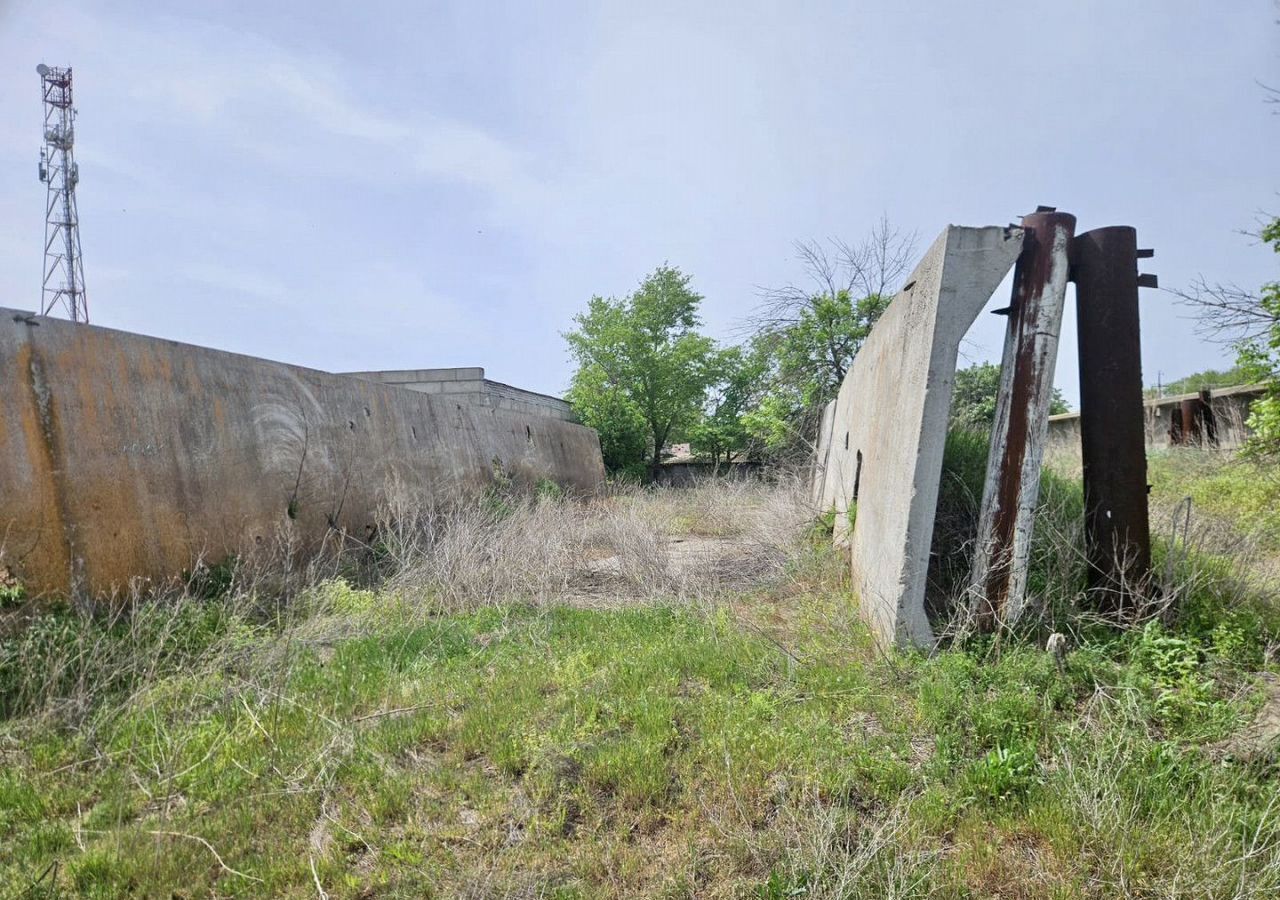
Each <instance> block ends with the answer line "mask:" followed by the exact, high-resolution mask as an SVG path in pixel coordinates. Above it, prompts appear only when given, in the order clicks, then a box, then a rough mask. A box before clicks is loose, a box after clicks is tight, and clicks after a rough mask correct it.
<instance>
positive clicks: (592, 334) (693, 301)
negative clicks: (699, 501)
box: [564, 265, 722, 468]
mask: <svg viewBox="0 0 1280 900" xmlns="http://www.w3.org/2000/svg"><path fill="white" fill-rule="evenodd" d="M689 281H690V279H689V276H688V275H685V274H684V273H682V272H681V271H680V270H679V269H677V268H675V267H672V266H665V265H664V266H660V267H659V268H658V269H656V270H655V271H654V272H653V273H652V274H651V275H649V276H648V277H646V278H645V279H644V281H642V282H641V283H640V286H639V287H638V288H637V289H636V290H635V291H634V292H633V293H632V294H631V295H630V296H628V297H626V298H624V299H622V300H615V299H612V298H609V299H606V298H604V297H598V296H597V297H593V298H592V299H591V302H590V304H589V305H588V307H587V310H586V312H583V313H579V314H578V315H577V316H575V317H574V323H575V324H576V326H577V327H576V328H575V329H573V330H572V331H569V332H567V333H566V334H565V336H564V337H565V340H567V341H568V343H569V350H570V353H571V354H572V355H573V357H574V359H575V360H576V361H577V363H578V369H577V371H576V372H575V373H574V376H573V382H572V385H571V387H570V390H569V400H570V402H572V403H573V404H574V405H575V407H576V408H577V410H578V413H579V415H580V416H581V417H582V419H583V422H584V423H585V424H587V425H590V426H591V427H593V428H595V429H596V430H597V431H599V432H600V433H601V447H602V449H603V448H604V446H605V445H606V444H607V445H608V446H609V450H610V458H611V460H610V461H611V462H612V464H613V467H614V468H619V467H622V466H625V465H627V464H629V463H636V462H639V461H640V460H641V459H643V456H644V455H645V454H641V455H640V456H639V457H637V456H635V455H634V454H635V445H636V442H635V434H636V430H637V429H636V425H637V423H643V429H644V438H645V444H646V450H645V453H646V454H647V455H648V457H649V463H650V466H651V467H653V468H656V467H657V466H658V464H659V463H660V462H661V461H662V451H663V450H664V449H665V448H666V446H667V445H668V443H670V441H671V440H672V438H673V437H674V436H675V435H676V434H679V433H681V432H682V431H684V430H685V429H688V428H691V427H692V426H693V425H695V424H696V423H697V422H698V421H699V419H700V417H701V415H702V412H703V405H704V402H705V400H706V397H707V391H708V389H709V388H710V387H711V386H712V385H713V384H715V383H716V381H717V380H718V378H719V372H718V367H719V365H720V363H721V361H722V360H721V354H720V351H719V350H718V349H717V347H716V344H715V342H714V341H712V340H711V339H710V338H709V337H707V336H705V335H703V334H701V333H699V331H698V328H699V327H700V325H701V321H700V320H699V318H698V306H699V304H700V303H701V302H702V297H701V296H699V295H698V294H697V293H695V292H694V291H693V290H692V289H691V288H690V287H689Z"/></svg>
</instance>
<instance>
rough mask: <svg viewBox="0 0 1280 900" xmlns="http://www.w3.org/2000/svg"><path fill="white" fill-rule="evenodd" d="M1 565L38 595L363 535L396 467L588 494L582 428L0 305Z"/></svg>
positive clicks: (457, 483) (595, 470)
mask: <svg viewBox="0 0 1280 900" xmlns="http://www.w3.org/2000/svg"><path fill="white" fill-rule="evenodd" d="M0 379H2V385H3V390H0V564H3V565H5V566H8V567H10V568H11V569H12V570H13V571H14V572H15V574H17V575H18V576H19V577H20V578H21V579H22V580H23V582H24V583H25V584H26V585H27V587H28V589H29V590H31V591H33V592H34V593H37V594H40V593H48V592H66V591H69V590H71V591H77V592H94V593H97V592H109V591H112V590H119V589H122V588H123V587H124V586H125V585H126V584H127V583H128V582H129V580H130V579H132V578H134V577H141V578H148V579H153V580H161V579H167V578H170V577H172V576H174V575H177V574H179V573H181V572H183V571H184V570H189V569H190V568H191V566H192V564H193V561H194V560H195V559H196V558H197V557H204V558H205V559H207V560H208V561H211V562H216V561H218V560H220V559H222V558H224V557H225V556H227V555H228V554H232V553H239V552H244V551H246V550H248V549H251V548H253V547H256V546H263V545H264V544H267V543H269V542H271V541H273V540H276V539H277V538H278V535H279V533H280V532H281V531H282V530H283V531H286V532H288V533H289V534H290V535H291V537H292V539H294V540H296V541H298V542H300V543H301V544H302V545H303V546H304V547H308V546H314V545H315V544H317V543H318V542H319V541H320V540H321V539H322V538H323V537H324V536H325V535H326V534H328V533H330V532H331V528H332V527H337V528H340V529H342V530H344V531H346V532H347V533H349V534H352V535H354V536H356V537H358V538H362V539H363V538H366V537H368V536H369V535H370V534H371V532H372V529H373V525H374V512H375V509H376V507H377V505H378V503H379V501H380V499H381V498H382V497H383V495H384V491H385V489H386V487H387V485H388V483H389V481H391V480H396V481H398V482H400V483H401V484H403V486H404V487H405V488H406V489H407V490H410V491H414V492H415V493H422V494H439V493H442V492H446V491H450V490H454V489H457V488H467V487H478V486H481V485H483V484H485V483H486V482H487V481H488V480H489V479H490V478H491V476H492V471H493V467H494V462H495V460H496V461H498V462H499V463H500V464H501V465H502V466H503V467H504V468H505V469H506V470H507V471H509V472H510V473H511V474H513V475H514V476H515V477H517V478H524V479H529V480H532V479H536V478H539V477H548V478H552V479H554V480H556V481H558V482H560V483H561V484H563V485H565V486H566V487H568V488H570V489H573V490H577V491H583V492H586V491H592V490H594V489H595V488H597V487H598V486H599V485H600V484H601V482H602V481H603V478H604V467H603V464H602V462H601V458H600V444H599V440H598V438H597V436H596V433H595V432H594V431H592V430H591V429H589V428H584V427H582V426H579V425H574V424H570V423H567V422H563V421H560V420H557V419H554V418H548V417H546V416H536V415H527V414H522V413H519V412H515V411H511V410H505V409H494V408H488V407H482V406H478V405H475V404H471V403H467V402H461V401H459V400H456V399H455V398H453V397H450V396H448V395H444V394H441V395H433V394H423V393H417V392H413V391H408V390H403V389H400V388H397V387H390V386H387V385H382V384H377V383H374V382H371V381H366V380H361V379H357V378H350V377H346V376H342V375H333V374H329V373H325V372H318V371H314V370H311V369H304V368H300V367H297V366H290V365H284V364H282V363H275V362H268V361H266V360H262V359H255V358H253V357H248V356H240V355H237V354H233V353H224V352H220V351H217V350H209V349H205V348H202V347H193V346H189V345H185V344H178V343H175V342H172V341H164V340H158V339H156V338H150V337H144V336H142V335H137V334H130V333H127V332H121V331H113V330H109V329H106V328H98V327H94V326H88V325H74V324H72V323H70V322H66V321H63V320H59V319H50V318H42V317H35V316H32V315H30V314H28V313H20V312H16V311H14V310H8V309H0Z"/></svg>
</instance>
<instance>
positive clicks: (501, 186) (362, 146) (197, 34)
mask: <svg viewBox="0 0 1280 900" xmlns="http://www.w3.org/2000/svg"><path fill="white" fill-rule="evenodd" d="M54 21H55V20H54V19H53V17H52V16H51V18H50V21H49V23H48V24H47V25H46V27H48V28H52V25H53V22H54ZM56 22H57V27H58V28H59V29H61V33H62V34H64V35H70V37H71V42H72V43H73V45H76V46H75V49H74V55H75V56H76V58H77V60H84V61H85V62H84V64H85V65H86V66H92V68H93V70H94V79H95V82H97V83H99V84H111V85H113V86H114V91H115V92H116V93H117V94H118V95H119V97H120V98H121V99H127V101H128V102H127V108H125V109H123V110H122V112H123V113H124V114H125V115H127V116H128V117H129V118H131V119H133V120H134V121H137V122H139V123H146V125H148V126H149V127H150V128H154V127H155V125H156V123H157V122H163V121H164V120H166V119H172V120H173V121H174V122H175V124H176V125H177V128H178V129H179V130H180V131H181V132H183V133H184V135H187V136H189V135H190V134H191V132H193V131H203V132H204V133H205V134H206V136H207V138H208V142H207V143H205V144H204V146H206V147H207V146H211V145H214V144H215V142H216V145H217V146H221V147H224V148H234V149H235V150H236V151H238V152H240V153H248V154H249V155H251V156H253V157H254V158H256V159H257V161H258V162H259V163H262V164H265V165H269V166H273V167H276V168H278V169H287V170H289V172H292V173H295V174H297V173H301V174H310V175H323V176H326V177H332V178H342V179H348V180H353V181H357V182H364V183H379V182H383V183H387V184H390V183H393V182H394V183H404V179H405V178H411V179H416V180H420V181H429V182H436V183H440V184H444V185H449V184H456V185H463V186H466V187H469V188H476V189H480V190H482V191H484V192H485V193H487V194H488V195H489V199H491V200H492V201H494V202H507V201H510V200H512V199H513V198H514V199H516V200H517V201H518V200H519V198H529V197H534V196H540V195H542V194H543V193H545V188H544V187H543V186H542V185H540V184H539V183H538V181H537V180H536V179H535V178H534V177H532V175H531V174H530V171H529V166H528V164H527V163H528V161H527V160H526V159H525V158H524V156H523V155H522V154H521V153H519V152H518V151H517V150H515V149H514V148H513V146H512V145H510V144H509V143H508V142H506V141H504V140H502V139H501V138H500V137H498V136H496V135H494V134H492V133H490V132H488V131H486V130H485V129H483V128H480V127H478V126H476V125H474V124H472V123H469V122H466V121H463V120H460V119H457V118H455V117H450V116H445V115H441V114H438V113H435V112H431V111H425V110H417V109H415V110H412V111H409V112H406V111H405V110H402V109H398V108H389V107H388V106H387V105H385V104H384V102H383V101H382V100H381V99H380V97H379V95H378V91H377V85H376V83H373V84H369V83H362V82H361V81H360V78H361V75H360V73H359V72H358V70H356V69H355V68H354V67H352V66H350V65H349V64H347V63H344V62H343V61H341V60H338V59H332V58H326V57H323V56H321V55H318V54H311V55H307V54H302V53H297V52H294V51H291V50H290V49H288V48H286V47H284V46H282V45H280V44H278V43H276V42H274V41H272V40H270V39H268V38H265V37H263V36H260V35H256V34H252V33H249V32H244V31H237V30H233V29H230V28H226V27H222V26H216V25H210V24H208V23H205V22H202V21H200V20H196V19H187V18H177V17H171V16H165V17H158V18H154V19H148V20H146V21H145V23H144V24H132V23H131V24H127V25H126V24H123V23H120V22H117V21H114V20H111V19H107V18H105V17H102V16H99V15H97V14H94V13H91V12H87V11H85V10H83V9H73V8H67V9H65V10H63V11H61V12H59V13H58V15H57V18H56ZM104 47H110V48H111V52H110V54H104V53H103V50H102V48H104ZM109 164H110V165H112V166H113V167H115V168H117V169H121V170H127V169H128V167H129V166H128V162H127V161H124V160H121V161H117V162H109Z"/></svg>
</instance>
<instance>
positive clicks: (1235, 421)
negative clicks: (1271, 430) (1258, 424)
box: [1049, 385, 1266, 459]
mask: <svg viewBox="0 0 1280 900" xmlns="http://www.w3.org/2000/svg"><path fill="white" fill-rule="evenodd" d="M1265 392H1266V387H1265V386H1264V385H1239V386H1236V387H1227V388H1214V389H1213V390H1211V391H1210V392H1209V405H1210V408H1211V409H1212V410H1213V419H1214V425H1215V433H1216V437H1217V444H1216V446H1217V447H1218V448H1219V449H1221V450H1237V449H1239V448H1240V447H1241V446H1243V444H1244V442H1245V441H1246V440H1248V438H1249V426H1248V425H1246V424H1245V423H1246V422H1247V421H1248V418H1249V407H1250V406H1251V405H1252V404H1253V401H1254V400H1255V399H1257V398H1258V397H1261V396H1262V395H1263V394H1264V393H1265ZM1197 397H1199V394H1178V395H1175V396H1169V397H1160V398H1158V399H1151V400H1147V401H1145V403H1144V404H1143V414H1144V420H1145V427H1146V436H1147V437H1146V440H1147V450H1148V451H1152V450H1165V449H1168V448H1169V447H1170V446H1172V445H1171V443H1170V440H1169V432H1170V426H1171V424H1172V421H1173V418H1174V417H1175V416H1180V415H1181V407H1182V401H1184V400H1194V399H1196V398H1197ZM1049 451H1050V452H1051V453H1052V454H1053V455H1054V457H1055V458H1057V459H1065V458H1068V457H1075V458H1077V459H1078V458H1079V457H1080V414H1079V413H1078V412H1071V413H1062V414H1061V415H1057V416H1050V417H1049Z"/></svg>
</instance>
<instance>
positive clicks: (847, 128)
mask: <svg viewBox="0 0 1280 900" xmlns="http://www.w3.org/2000/svg"><path fill="white" fill-rule="evenodd" d="M1277 20H1280V7H1278V6H1277V5H1276V3H1274V2H1273V0H1230V2H1216V3H1214V2H1206V0H1200V2H1190V0H1075V2H1071V3H1063V2H1061V0H1054V2H1041V0H1016V2H1003V0H987V2H983V3H938V2H933V0H930V2H924V0H875V2H871V0H845V2H826V0H822V2H819V0H813V2H804V0H800V2H794V0H793V2H789V3H782V2H774V3H765V2H754V0H735V2H731V3H730V2H701V3H690V2H688V0H685V2H679V3H676V2H664V0H654V2H648V3H639V4H638V3H634V2H629V3H614V2H582V3H573V2H547V3H537V4H530V3H518V2H509V3H498V2H487V0H485V2H481V0H469V2H450V3H444V2H433V3H421V2H419V3H408V2H403V3H389V2H380V0H366V2H363V3H361V4H358V5H357V4H321V3H316V2H315V0H309V2H305V3H303V2H273V3H269V4H264V3H262V2H260V0H253V2H241V0H222V2H218V3H208V2H202V3H185V2H176V0H170V2H164V3H159V2H120V3H91V2H81V3H75V4H69V3H60V2H56V0H46V2H30V0H0V122H4V123H5V124H4V125H3V127H2V128H0V305H2V306H10V307H16V308H19V309H34V308H36V307H37V306H38V305H39V288H40V271H41V268H40V267H41V252H42V244H43V215H44V186H43V185H41V184H40V183H39V181H38V179H37V174H36V162H37V158H38V150H39V146H40V129H41V116H42V112H41V105H40V83H39V77H38V76H37V74H36V72H35V66H36V64H37V63H39V62H44V63H46V64H49V65H63V66H65V65H70V66H72V67H73V70H74V77H75V97H76V105H77V106H78V108H79V118H78V120H77V131H76V153H77V159H78V161H79V165H80V173H81V180H80V185H79V188H78V200H79V212H80V222H81V240H82V245H83V252H84V267H85V278H86V284H87V288H88V300H89V311H90V317H91V319H92V321H93V322H94V324H98V325H104V326H108V327H113V328H122V329H126V330H130V331H138V332H143V333H146V334H152V335H157V336H161V337H165V338H171V339H174V340H179V341H185V342H189V343H193V344H199V345H203V346H210V347H217V348H220V349H225V350H231V351H236V352H239V353H247V354H252V355H254V356H262V357H266V358H269V359H277V360H282V361H286V362H291V363H297V364H300V365H306V366H311V367H315V368H320V369H325V370H329V371H346V370H360V369H396V368H424V367H436V366H472V365H481V366H484V367H485V368H486V370H487V374H488V376H489V377H490V378H495V379H497V380H500V381H505V382H508V383H512V384H516V385H519V386H522V387H527V388H530V389H534V390H541V391H545V392H550V393H559V392H561V391H562V390H563V389H564V388H565V387H566V386H567V383H568V380H569V377H570V374H571V372H572V366H571V363H570V361H569V359H568V357H567V355H566V351H565V345H564V341H563V339H562V338H561V333H562V332H563V331H564V330H566V329H567V328H569V327H570V326H571V324H572V317H573V315H574V314H575V313H576V312H578V311H580V310H582V309H583V308H584V307H585V306H586V304H587V302H588V301H589V299H590V298H591V297H592V296H593V295H596V294H598V295H603V296H623V295H625V294H627V293H628V292H630V291H631V290H633V289H634V288H635V287H636V285H637V284H638V283H639V282H640V280H641V279H642V278H643V277H644V276H645V275H646V274H647V273H648V272H650V271H652V270H653V269H654V268H656V267H657V266H659V265H661V264H663V263H669V264H671V265H675V266H678V267H680V268H681V269H682V270H683V271H685V272H686V273H688V274H690V275H691V276H692V278H693V287H694V288H695V289H696V290H697V291H698V292H699V293H700V294H702V295H703V297H704V298H705V300H704V303H703V318H704V321H705V325H706V329H707V331H708V332H709V333H710V334H712V335H713V336H715V337H717V338H718V339H721V340H725V341H730V340H734V339H735V338H736V337H737V335H738V326H740V325H741V323H742V320H743V318H744V317H745V316H746V315H748V314H749V313H750V311H751V309H752V308H753V307H754V306H755V305H756V304H757V303H758V302H759V297H760V291H761V290H762V289H766V288H769V287H778V286H782V285H785V284H787V283H791V282H796V283H799V282H801V281H802V279H803V275H804V273H803V270H802V268H801V266H800V263H799V262H798V261H797V259H796V258H795V252H794V244H795V242H796V241H799V240H826V239H841V240H845V241H849V242H855V241H857V240H859V239H860V238H862V237H864V236H865V235H866V234H867V233H868V231H869V230H870V228H871V227H872V226H873V225H874V223H875V222H876V221H877V220H878V219H879V218H880V217H881V216H887V217H888V219H889V220H890V221H891V222H893V223H894V224H895V225H896V226H898V227H900V228H902V229H904V230H905V231H908V232H915V233H917V234H918V235H919V244H918V252H921V253H922V252H923V250H924V249H925V248H926V247H927V246H928V244H929V243H931V242H932V240H933V238H934V237H935V236H936V235H937V234H938V232H939V231H941V229H942V228H943V227H945V226H946V225H947V224H961V225H991V224H997V225H1003V224H1006V223H1008V222H1012V221H1016V220H1017V219H1018V217H1019V216H1020V215H1022V214H1024V213H1027V212H1030V211H1032V210H1033V209H1035V207H1036V206H1037V205H1039V204H1044V205H1048V206H1056V207H1058V208H1059V209H1062V210H1065V211H1069V212H1072V213H1074V214H1076V216H1077V217H1078V219H1079V228H1078V230H1081V231H1083V230H1087V229H1089V228H1095V227H1100V226H1104V225H1118V224H1127V225H1133V226H1136V227H1137V229H1138V238H1139V245H1140V246H1144V247H1154V248H1155V250H1156V256H1155V258H1154V259H1152V260H1144V261H1143V269H1144V271H1148V272H1155V273H1157V274H1158V275H1159V278H1160V283H1161V285H1162V286H1167V287H1177V286H1185V285H1187V284H1188V283H1189V282H1191V280H1192V279H1193V278H1194V277H1195V276H1197V275H1199V274H1202V275H1203V276H1204V277H1206V278H1208V279H1209V280H1211V281H1215V280H1216V281H1233V282H1236V283H1239V284H1241V285H1246V286H1256V285H1258V284H1260V283H1261V282H1263V281H1265V280H1270V279H1273V278H1275V277H1277V271H1276V270H1277V266H1276V256H1275V255H1274V254H1272V253H1270V252H1269V251H1268V250H1267V249H1266V248H1264V247H1261V246H1260V245H1259V244H1258V243H1257V242H1256V240H1254V239H1252V238H1249V237H1247V236H1244V235H1242V234H1240V231H1241V230H1242V229H1248V228H1250V227H1253V226H1254V225H1255V223H1256V221H1257V220H1258V218H1259V217H1260V216H1261V215H1264V214H1266V213H1271V214H1275V213H1276V212H1277V211H1278V210H1280V197H1278V195H1277V191H1280V153H1277V152H1276V137H1277V134H1278V131H1280V115H1277V114H1276V111H1277V109H1278V108H1277V107H1275V106H1271V107H1269V106H1268V105H1267V104H1266V102H1265V100H1266V95H1265V92H1264V91H1263V89H1262V88H1261V87H1260V86H1259V83H1260V82H1261V83H1269V84H1272V85H1280V24H1277ZM1007 303H1008V284H1007V283H1006V285H1004V286H1002V287H1001V288H1000V289H999V290H998V291H997V292H996V295H995V296H994V297H993V299H992V302H991V304H990V306H991V307H992V308H995V307H999V306H1004V305H1007ZM1070 310H1071V305H1070V303H1069V304H1068V314H1067V316H1066V320H1065V322H1064V331H1063V338H1062V344H1061V349H1060V353H1059V362H1058V367H1057V373H1056V382H1057V384H1058V385H1059V386H1060V387H1061V388H1062V389H1063V391H1064V393H1065V394H1066V396H1067V397H1068V399H1069V400H1071V401H1073V402H1074V401H1075V400H1076V398H1077V397H1078V388H1077V366H1076V345H1075V330H1074V317H1073V315H1072V314H1071V312H1070ZM1142 315H1143V372H1144V377H1145V379H1146V380H1147V381H1148V382H1149V383H1154V382H1155V381H1156V379H1157V377H1159V378H1160V379H1162V380H1163V381H1169V380H1172V379H1174V378H1177V377H1179V376H1182V375H1186V374H1189V373H1191V372H1193V371H1197V370H1200V369H1204V368H1208V367H1222V366H1225V365H1228V364H1229V363H1230V353H1229V351H1228V350H1227V349H1226V348H1224V347H1221V346H1215V345H1210V344H1203V343H1201V342H1199V341H1198V340H1197V338H1196V337H1195V334H1194V323H1193V322H1192V321H1191V320H1190V319H1189V318H1188V316H1189V313H1188V311H1187V310H1186V309H1185V308H1183V307H1180V306H1178V305H1177V304H1176V303H1175V301H1174V298H1173V297H1172V296H1171V295H1170V294H1168V293H1166V292H1164V291H1151V290H1146V291H1143V298H1142ZM1003 322H1004V320H1003V319H1000V318H999V317H996V316H986V315H984V316H982V317H980V319H979V322H978V324H977V325H975V327H974V330H973V331H972V332H971V334H970V339H969V340H968V341H967V343H966V345H965V347H964V349H963V351H962V355H963V357H964V359H963V361H962V364H963V362H972V361H981V360H987V359H991V360H996V359H998V358H999V353H1000V347H1001V341H1002V328H1003Z"/></svg>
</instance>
